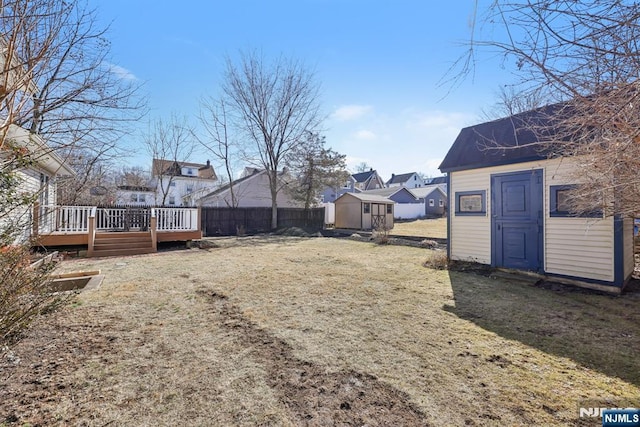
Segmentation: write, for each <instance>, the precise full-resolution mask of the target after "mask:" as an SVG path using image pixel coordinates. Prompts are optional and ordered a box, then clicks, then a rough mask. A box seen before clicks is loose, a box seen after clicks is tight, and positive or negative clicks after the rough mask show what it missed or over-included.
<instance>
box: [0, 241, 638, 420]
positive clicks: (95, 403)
mask: <svg viewBox="0 0 640 427" xmlns="http://www.w3.org/2000/svg"><path fill="white" fill-rule="evenodd" d="M216 242H217V243H218V244H219V245H220V247H218V248H213V249H210V250H184V251H174V252H164V253H158V254H152V255H144V256H136V257H129V258H105V259H86V260H74V261H65V262H64V263H63V264H62V269H63V270H67V271H74V270H94V269H101V270H102V273H103V274H105V275H106V277H105V280H104V282H103V284H102V287H101V288H100V289H98V290H95V291H91V292H85V293H81V294H79V295H78V296H77V297H76V299H75V300H74V302H73V303H72V304H71V305H69V306H68V307H66V308H65V309H63V310H61V311H59V312H56V313H54V314H52V315H49V316H47V317H44V318H42V319H41V320H40V321H39V322H38V323H36V324H34V326H33V327H32V328H31V329H30V330H29V332H28V333H27V335H26V336H25V337H24V339H22V340H21V341H20V342H18V343H17V344H16V345H14V346H12V347H11V348H10V349H5V350H4V351H3V352H1V353H0V356H1V358H0V425H3V422H4V424H6V425H14V423H15V425H37V424H40V425H101V426H102V425H246V426H253V425H274V426H292V425H336V424H337V425H365V424H366V425H369V426H389V425H409V426H411V425H479V426H480V425H482V426H484V425H575V424H576V423H578V407H579V406H580V404H582V403H583V402H589V401H593V399H610V401H611V402H622V401H625V402H628V401H631V402H633V399H635V405H636V406H638V404H640V402H638V396H640V359H638V354H640V310H638V303H639V302H640V295H639V294H637V293H635V294H627V295H624V296H622V297H612V296H603V295H596V294H589V293H584V292H557V291H552V290H548V289H541V288H539V287H535V286H529V285H526V284H519V283H507V282H505V281H503V280H501V279H490V278H487V277H483V276H477V275H472V274H466V273H459V272H448V271H435V270H430V269H426V268H424V267H423V266H422V263H423V262H424V260H425V259H426V258H427V257H428V256H429V255H430V254H431V252H430V251H429V250H426V249H420V248H413V247H405V246H377V245H375V244H373V243H362V242H356V241H351V240H348V239H331V238H312V239H305V238H293V237H248V238H235V237H233V238H224V239H218V240H216ZM614 404H615V403H614ZM584 425H597V423H596V422H593V421H592V422H591V423H590V424H584Z"/></svg>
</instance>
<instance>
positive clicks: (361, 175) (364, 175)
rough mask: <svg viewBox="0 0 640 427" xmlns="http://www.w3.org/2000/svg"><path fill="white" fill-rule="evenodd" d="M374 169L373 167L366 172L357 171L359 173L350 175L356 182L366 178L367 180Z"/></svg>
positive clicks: (363, 180) (373, 172)
mask: <svg viewBox="0 0 640 427" xmlns="http://www.w3.org/2000/svg"><path fill="white" fill-rule="evenodd" d="M375 173H376V171H374V170H373V169H371V170H369V171H367V172H359V173H354V174H352V175H351V176H352V177H353V179H355V180H356V182H365V181H366V180H368V179H369V178H371V176H372V175H373V174H375Z"/></svg>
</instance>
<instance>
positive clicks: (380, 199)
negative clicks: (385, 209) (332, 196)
mask: <svg viewBox="0 0 640 427" xmlns="http://www.w3.org/2000/svg"><path fill="white" fill-rule="evenodd" d="M348 196H352V197H355V198H356V199H359V200H360V201H362V202H374V203H394V201H393V200H389V199H387V198H386V197H384V196H379V195H377V194H370V193H367V192H364V191H362V192H360V193H344V194H343V195H342V196H340V197H338V198H337V199H336V202H337V201H338V200H340V199H342V198H343V197H348Z"/></svg>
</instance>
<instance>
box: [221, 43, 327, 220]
mask: <svg viewBox="0 0 640 427" xmlns="http://www.w3.org/2000/svg"><path fill="white" fill-rule="evenodd" d="M223 93H224V97H225V103H226V105H227V106H228V110H227V112H228V114H229V115H230V116H231V117H232V119H233V124H234V127H235V129H236V130H238V131H239V132H240V135H239V137H240V136H241V137H242V139H238V140H244V141H246V143H245V144H243V146H242V147H241V149H242V154H243V157H244V158H245V159H247V160H249V161H250V162H252V163H253V164H254V165H256V166H258V167H260V168H262V169H264V170H265V171H266V173H267V176H268V178H269V189H270V192H271V212H272V214H271V227H272V228H276V227H277V225H278V203H277V196H278V193H279V192H280V190H281V189H282V183H281V174H280V172H281V169H282V168H283V167H284V166H285V165H286V162H287V158H288V157H289V156H291V154H292V153H293V152H294V151H296V150H297V149H298V148H299V147H300V146H303V145H304V144H306V143H308V138H307V134H308V132H313V131H315V129H316V128H317V127H318V126H319V125H320V122H321V118H320V114H319V108H320V107H319V101H318V85H317V84H316V82H315V80H314V76H313V74H312V73H311V72H310V71H308V70H307V69H306V68H305V67H304V66H303V65H302V64H301V63H300V62H298V61H295V60H291V59H285V58H283V57H280V58H278V59H277V60H275V61H273V62H267V61H266V60H265V59H264V58H263V56H262V55H260V54H257V53H256V52H252V53H243V54H241V56H240V60H239V62H238V63H237V64H236V63H234V62H233V61H232V60H231V58H227V68H226V74H225V79H224V83H223Z"/></svg>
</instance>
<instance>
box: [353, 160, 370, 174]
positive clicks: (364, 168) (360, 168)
mask: <svg viewBox="0 0 640 427" xmlns="http://www.w3.org/2000/svg"><path fill="white" fill-rule="evenodd" d="M371 169H373V168H372V167H371V166H369V163H367V162H360V163H358V164H357V165H356V172H357V173H361V172H369V171H370V170H371Z"/></svg>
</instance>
